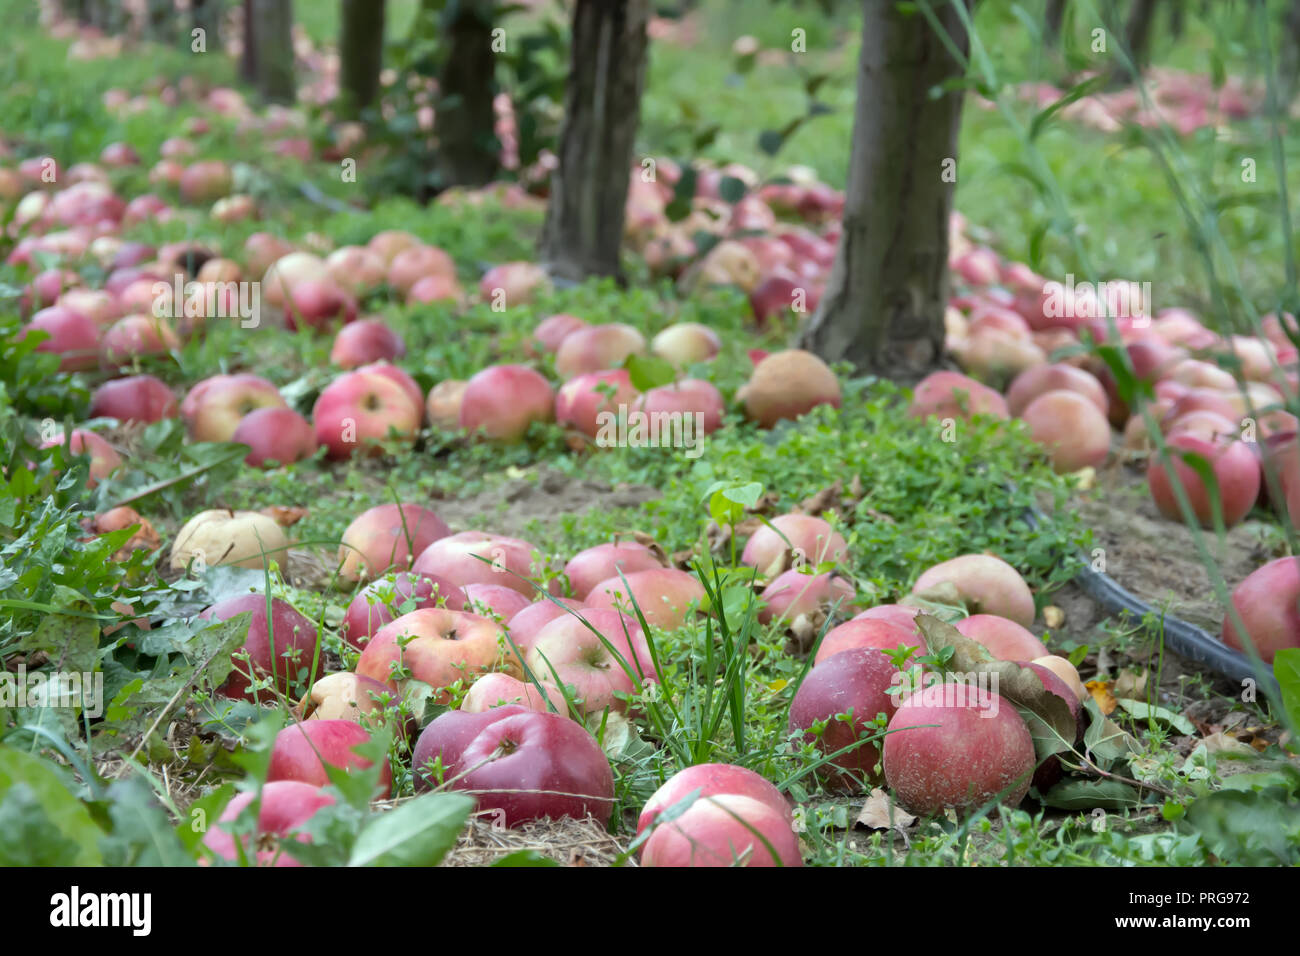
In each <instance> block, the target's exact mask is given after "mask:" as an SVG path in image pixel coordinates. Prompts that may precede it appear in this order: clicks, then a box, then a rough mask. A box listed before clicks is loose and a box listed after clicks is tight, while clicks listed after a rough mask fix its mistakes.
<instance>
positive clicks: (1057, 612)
mask: <svg viewBox="0 0 1300 956" xmlns="http://www.w3.org/2000/svg"><path fill="white" fill-rule="evenodd" d="M1043 621H1044V622H1045V623H1046V624H1047V626H1048V627H1050V628H1051V629H1052V630H1054V631H1055V630H1056V629H1057V628H1060V627H1062V626H1063V625H1064V624H1065V612H1064V611H1063V610H1061V609H1060V608H1059V607H1057V606H1056V605H1055V604H1049V605H1047V607H1045V608H1043Z"/></svg>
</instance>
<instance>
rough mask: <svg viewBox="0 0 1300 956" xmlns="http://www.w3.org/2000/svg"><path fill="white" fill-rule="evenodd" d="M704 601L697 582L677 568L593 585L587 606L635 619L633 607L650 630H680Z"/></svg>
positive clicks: (640, 572)
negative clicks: (614, 610) (639, 612)
mask: <svg viewBox="0 0 1300 956" xmlns="http://www.w3.org/2000/svg"><path fill="white" fill-rule="evenodd" d="M703 600H704V585H702V584H700V582H699V579H698V578H696V577H695V576H694V575H693V574H689V573H688V572H686V571H680V570H678V569H677V568H650V569H648V570H645V571H633V572H632V573H631V574H628V573H626V572H624V573H623V574H622V575H621V576H620V575H618V574H615V575H614V576H612V577H609V578H606V579H605V580H604V581H601V582H599V583H598V584H596V586H595V587H593V588H592V589H591V591H590V592H588V594H587V599H586V601H587V606H588V607H593V608H608V609H618V610H621V611H623V612H624V613H626V614H628V615H631V616H632V617H633V618H634V619H635V615H636V611H635V610H634V608H633V604H634V603H635V606H636V607H637V608H639V609H640V610H641V614H642V616H643V617H645V620H646V623H647V624H649V625H650V626H651V627H656V628H662V629H663V630H673V629H675V628H678V627H681V625H682V623H683V622H684V621H685V620H686V617H687V615H689V614H690V613H691V609H692V607H698V606H699V604H700V602H701V601H703Z"/></svg>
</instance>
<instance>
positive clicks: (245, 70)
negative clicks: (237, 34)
mask: <svg viewBox="0 0 1300 956" xmlns="http://www.w3.org/2000/svg"><path fill="white" fill-rule="evenodd" d="M253 6H254V0H244V2H243V18H244V23H243V28H242V32H243V34H244V50H243V53H242V54H241V55H240V58H239V78H240V79H241V80H243V81H244V82H245V83H248V84H251V85H252V86H257V28H256V26H255V25H254V22H253V19H254V17H253Z"/></svg>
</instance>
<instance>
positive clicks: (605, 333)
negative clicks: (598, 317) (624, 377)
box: [555, 322, 646, 379]
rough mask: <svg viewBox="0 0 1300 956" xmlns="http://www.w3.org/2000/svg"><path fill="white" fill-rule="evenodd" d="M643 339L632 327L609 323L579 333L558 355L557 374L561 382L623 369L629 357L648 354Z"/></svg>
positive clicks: (563, 344)
mask: <svg viewBox="0 0 1300 956" xmlns="http://www.w3.org/2000/svg"><path fill="white" fill-rule="evenodd" d="M645 348H646V342H645V336H643V335H642V334H641V333H640V332H638V331H637V330H636V329H634V328H632V326H630V325H624V324H623V323H621V322H608V323H605V324H604V325H589V326H587V327H586V328H581V329H576V330H575V331H573V332H570V333H569V334H568V335H566V336H565V337H564V340H563V341H562V342H561V343H560V345H559V347H558V348H557V349H556V351H555V371H556V373H557V374H558V375H560V376H561V377H562V378H566V379H567V378H572V377H573V376H575V375H583V374H585V373H588V372H599V371H603V370H605V369H611V368H617V367H619V366H621V365H622V364H623V363H624V362H625V361H626V360H627V357H628V356H629V355H639V354H641V353H643V352H645Z"/></svg>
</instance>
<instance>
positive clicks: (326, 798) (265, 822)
mask: <svg viewBox="0 0 1300 956" xmlns="http://www.w3.org/2000/svg"><path fill="white" fill-rule="evenodd" d="M259 795H260V800H261V803H260V805H259V807H258V813H257V834H256V837H255V838H253V839H252V840H251V842H250V838H249V837H248V836H243V837H241V838H240V839H239V843H236V838H235V835H234V834H233V833H231V832H230V830H229V829H227V827H226V826H225V824H230V823H231V822H232V821H234V820H235V819H236V818H237V817H238V816H239V815H240V814H241V813H242V812H243V811H244V809H245V808H246V807H247V806H248V805H249V804H251V803H252V802H253V801H254V800H257V799H258V798H259ZM333 803H334V798H333V797H331V796H330V795H329V794H328V793H326V792H325V791H324V790H322V789H321V788H319V787H314V786H312V785H311V784H309V783H302V782H301V781H298V780H276V781H272V782H269V783H267V784H266V785H265V786H263V787H262V789H261V791H260V794H259V793H241V794H238V795H237V796H236V797H235V798H234V799H233V800H231V801H230V803H228V804H226V809H225V810H224V811H223V812H222V814H221V816H220V817H219V818H218V820H217V825H216V826H214V827H211V828H210V829H209V830H208V832H207V835H205V836H204V837H203V845H204V846H205V847H207V848H208V849H209V850H211V851H212V852H213V853H214V854H216V855H217V856H218V857H220V858H221V859H223V860H230V861H232V862H233V861H236V860H239V859H240V848H241V845H242V849H243V857H244V859H246V860H249V861H255V862H256V864H257V865H258V866H301V865H302V864H301V863H299V862H298V861H297V860H295V859H294V858H293V857H292V856H290V855H289V854H288V853H285V852H284V851H283V850H282V849H281V846H280V845H281V844H282V843H283V842H284V841H285V840H287V839H294V840H298V841H299V842H302V843H310V842H311V837H310V836H309V835H308V834H306V833H300V832H298V831H299V830H300V829H301V828H302V827H303V825H305V824H306V823H307V821H308V820H310V819H311V818H312V817H313V816H314V815H315V814H316V812H317V811H319V810H320V809H321V808H323V807H328V806H330V805H332V804H333ZM268 844H269V845H270V846H269V848H264V847H267V846H268Z"/></svg>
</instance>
